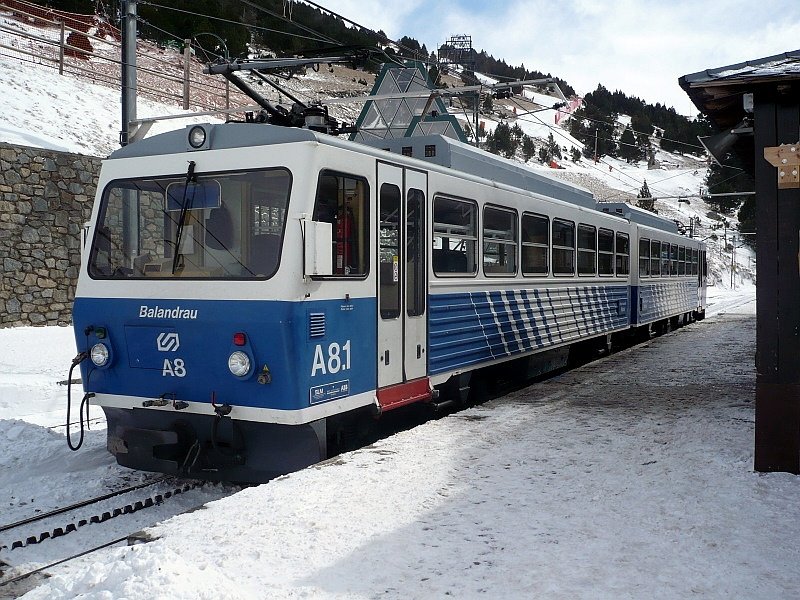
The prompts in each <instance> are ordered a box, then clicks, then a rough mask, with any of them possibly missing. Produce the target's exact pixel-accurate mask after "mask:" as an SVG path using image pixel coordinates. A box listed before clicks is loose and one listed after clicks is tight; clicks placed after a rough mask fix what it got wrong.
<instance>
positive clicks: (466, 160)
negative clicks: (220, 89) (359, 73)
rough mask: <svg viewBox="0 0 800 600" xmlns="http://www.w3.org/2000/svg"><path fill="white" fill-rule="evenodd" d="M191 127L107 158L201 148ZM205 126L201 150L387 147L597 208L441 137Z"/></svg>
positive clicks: (560, 186)
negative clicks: (349, 137) (350, 137)
mask: <svg viewBox="0 0 800 600" xmlns="http://www.w3.org/2000/svg"><path fill="white" fill-rule="evenodd" d="M192 127H194V125H188V126H187V127H186V128H185V129H178V130H174V131H168V132H166V133H161V134H158V135H154V136H152V137H149V138H145V139H143V140H140V141H137V142H134V143H132V144H128V145H127V146H123V147H122V148H120V149H118V150H116V151H114V152H113V153H112V154H111V155H110V156H109V158H111V159H118V158H133V157H141V156H156V155H163V154H178V153H181V152H194V151H197V150H196V149H194V148H192V147H190V146H189V144H188V140H187V133H188V131H189V129H191V128H192ZM203 127H204V128H205V129H206V130H207V131H208V141H207V143H206V145H204V146H203V148H202V149H201V150H204V149H214V150H219V149H230V148H247V147H253V146H263V145H272V144H285V143H292V142H317V143H322V144H329V145H332V146H337V147H347V148H351V149H353V150H357V149H358V147H362V148H363V147H365V146H366V147H368V148H370V149H372V151H373V152H374V151H377V150H388V151H389V152H394V153H397V154H402V155H404V156H411V157H413V158H415V159H419V160H423V161H426V162H429V163H432V164H436V165H438V166H441V167H446V168H449V169H452V170H454V171H460V172H463V173H465V174H468V175H472V176H474V177H480V178H483V179H488V180H491V181H496V182H500V183H503V184H505V185H508V186H511V187H515V188H519V189H523V190H528V191H530V192H535V193H537V194H541V195H542V196H546V197H549V198H556V199H558V200H562V201H564V202H569V203H571V204H575V205H578V206H582V207H584V208H589V209H592V210H594V209H595V200H594V196H593V195H592V193H591V192H590V191H589V190H587V189H585V188H582V187H580V186H577V185H574V184H571V183H567V182H564V181H560V180H558V179H556V178H554V177H552V176H551V175H547V174H546V173H542V172H540V171H534V170H533V169H530V168H528V167H525V166H524V165H521V164H519V163H515V162H513V161H511V160H508V159H505V158H501V157H499V156H496V155H494V154H490V153H489V152H486V151H485V150H480V149H478V148H475V147H473V146H470V145H469V144H465V143H463V142H460V141H458V140H455V139H452V138H447V137H444V136H441V135H427V136H418V137H411V138H397V139H385V140H375V141H374V142H370V143H363V142H350V141H346V140H340V139H338V138H335V137H332V136H329V135H327V134H324V133H317V132H315V131H311V130H309V129H300V128H297V127H279V126H274V125H266V124H253V123H224V124H215V125H210V124H204V125H203Z"/></svg>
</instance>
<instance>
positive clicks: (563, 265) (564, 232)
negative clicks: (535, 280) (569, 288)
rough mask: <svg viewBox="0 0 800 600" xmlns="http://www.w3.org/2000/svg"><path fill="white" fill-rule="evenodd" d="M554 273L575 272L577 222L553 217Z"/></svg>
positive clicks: (565, 273)
mask: <svg viewBox="0 0 800 600" xmlns="http://www.w3.org/2000/svg"><path fill="white" fill-rule="evenodd" d="M552 240H553V275H574V274H575V223H573V222H572V221H565V220H563V219H553V234H552Z"/></svg>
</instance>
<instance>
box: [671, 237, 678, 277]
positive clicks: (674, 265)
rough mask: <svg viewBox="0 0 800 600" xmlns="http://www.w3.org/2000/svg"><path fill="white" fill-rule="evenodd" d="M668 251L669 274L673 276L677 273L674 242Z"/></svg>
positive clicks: (676, 253)
mask: <svg viewBox="0 0 800 600" xmlns="http://www.w3.org/2000/svg"><path fill="white" fill-rule="evenodd" d="M669 253H670V261H669V274H670V275H673V276H674V275H677V274H678V246H677V245H675V244H671V245H670V248H669Z"/></svg>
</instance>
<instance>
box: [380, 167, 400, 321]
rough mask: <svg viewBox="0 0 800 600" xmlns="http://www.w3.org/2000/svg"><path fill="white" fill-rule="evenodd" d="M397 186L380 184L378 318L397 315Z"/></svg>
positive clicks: (398, 217)
mask: <svg viewBox="0 0 800 600" xmlns="http://www.w3.org/2000/svg"><path fill="white" fill-rule="evenodd" d="M400 200H401V194H400V188H399V187H397V186H396V185H392V184H391V183H384V184H383V185H382V186H381V191H380V201H379V208H378V210H379V211H380V230H379V232H378V238H379V244H380V251H379V257H378V264H379V281H378V285H380V294H379V297H380V313H381V319H395V318H397V317H399V316H400V291H401V289H402V285H401V283H400Z"/></svg>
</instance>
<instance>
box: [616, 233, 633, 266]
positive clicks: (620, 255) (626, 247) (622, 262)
mask: <svg viewBox="0 0 800 600" xmlns="http://www.w3.org/2000/svg"><path fill="white" fill-rule="evenodd" d="M630 254H631V241H630V239H629V238H628V234H627V233H619V232H617V245H616V257H617V277H627V276H628V274H629V273H630V270H631V269H630V260H631V257H630Z"/></svg>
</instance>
